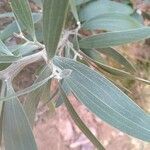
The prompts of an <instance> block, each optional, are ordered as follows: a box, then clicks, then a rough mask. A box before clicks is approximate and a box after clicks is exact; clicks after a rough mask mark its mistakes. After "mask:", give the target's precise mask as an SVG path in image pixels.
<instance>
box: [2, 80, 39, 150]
mask: <svg viewBox="0 0 150 150" xmlns="http://www.w3.org/2000/svg"><path fill="white" fill-rule="evenodd" d="M6 84H7V91H6V96H7V95H11V94H14V93H15V92H14V90H13V87H12V85H11V83H10V82H9V81H7V83H6ZM3 136H4V144H5V149H6V150H10V149H11V150H27V149H30V150H37V146H36V143H35V139H34V136H33V133H32V130H31V127H30V125H29V122H28V119H27V118H26V114H25V112H24V110H23V107H22V105H21V103H20V102H19V100H18V98H17V97H16V98H13V99H11V100H10V101H8V102H4V112H3Z"/></svg>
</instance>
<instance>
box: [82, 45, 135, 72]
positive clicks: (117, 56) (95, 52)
mask: <svg viewBox="0 0 150 150" xmlns="http://www.w3.org/2000/svg"><path fill="white" fill-rule="evenodd" d="M82 51H83V52H84V53H85V54H86V55H88V56H89V57H91V58H92V59H93V60H95V61H100V62H101V63H105V62H104V61H103V62H102V61H101V58H100V57H99V56H100V54H101V53H102V54H105V55H107V56H109V57H111V58H113V59H114V60H115V61H116V62H118V63H119V64H120V65H123V66H124V69H125V70H127V71H129V72H132V73H133V72H135V68H134V66H133V65H132V64H131V63H130V62H129V61H128V60H127V59H126V58H125V57H124V56H123V55H122V54H121V53H119V52H118V51H117V50H115V49H113V48H103V49H92V50H90V49H82ZM106 64H107V63H106Z"/></svg>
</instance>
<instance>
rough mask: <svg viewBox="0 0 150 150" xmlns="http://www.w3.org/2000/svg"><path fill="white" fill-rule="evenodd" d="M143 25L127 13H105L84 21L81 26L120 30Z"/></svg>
mask: <svg viewBox="0 0 150 150" xmlns="http://www.w3.org/2000/svg"><path fill="white" fill-rule="evenodd" d="M142 26H143V25H142V24H141V23H140V22H138V21H137V20H136V19H134V18H132V17H131V16H129V15H125V14H117V13H106V14H101V15H98V16H96V17H94V18H92V19H90V20H88V21H86V22H85V23H83V25H82V27H83V28H85V29H89V30H96V29H99V30H107V31H122V30H129V29H134V28H140V27H142Z"/></svg>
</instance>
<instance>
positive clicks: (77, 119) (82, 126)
mask: <svg viewBox="0 0 150 150" xmlns="http://www.w3.org/2000/svg"><path fill="white" fill-rule="evenodd" d="M59 88H60V92H61V97H62V98H63V100H64V103H65V105H66V107H67V110H68V112H69V113H70V115H71V117H72V119H73V120H74V122H75V124H76V125H77V126H78V127H79V129H80V130H81V131H82V132H83V133H84V134H85V135H86V136H87V138H88V139H89V140H90V141H91V142H92V143H93V145H94V146H96V147H97V148H98V149H99V150H104V147H103V145H102V144H101V143H100V142H99V141H98V139H97V138H96V137H95V136H94V135H93V133H92V132H91V131H90V130H89V129H88V127H87V126H86V125H85V124H84V122H83V121H82V120H81V118H80V117H79V116H78V114H77V112H76V111H75V109H74V108H73V106H72V104H71V103H70V101H69V99H68V97H67V95H66V93H65V91H64V90H63V88H62V87H61V84H60V85H59Z"/></svg>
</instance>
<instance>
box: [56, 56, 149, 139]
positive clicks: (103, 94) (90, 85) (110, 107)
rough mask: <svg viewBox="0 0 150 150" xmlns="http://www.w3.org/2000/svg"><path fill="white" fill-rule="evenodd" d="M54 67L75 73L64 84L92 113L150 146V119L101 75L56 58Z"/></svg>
mask: <svg viewBox="0 0 150 150" xmlns="http://www.w3.org/2000/svg"><path fill="white" fill-rule="evenodd" d="M54 63H55V65H57V66H59V67H60V68H61V69H71V70H72V73H71V75H70V76H69V77H67V78H64V80H63V81H64V83H65V84H66V85H67V86H68V87H70V90H71V91H72V92H73V93H74V95H75V96H76V97H77V98H78V100H80V101H81V102H82V103H83V104H84V105H85V106H86V107H87V108H89V109H90V110H91V111H92V112H93V113H95V114H96V115H97V116H98V117H100V118H101V119H102V120H104V121H106V122H107V123H109V124H110V125H112V126H114V127H116V128H118V129H119V130H121V131H123V132H125V133H127V134H129V135H132V136H134V137H136V138H139V139H141V140H144V141H148V142H150V126H149V124H150V115H149V114H146V113H145V112H144V111H143V110H142V109H140V107H138V106H137V105H136V104H135V103H134V102H133V101H132V100H131V99H130V98H129V97H128V96H127V95H125V94H124V93H123V92H122V91H121V90H120V89H118V88H117V87H116V86H115V85H114V84H112V83H111V82H110V81H109V80H108V79H106V78H105V77H104V76H103V75H102V74H100V73H97V72H95V71H94V70H92V69H90V68H89V67H87V66H85V65H83V64H81V63H79V62H76V61H73V60H71V59H67V58H61V57H55V58H54Z"/></svg>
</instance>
